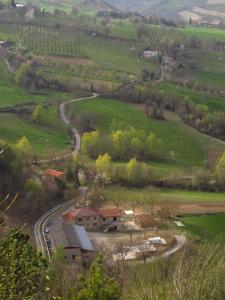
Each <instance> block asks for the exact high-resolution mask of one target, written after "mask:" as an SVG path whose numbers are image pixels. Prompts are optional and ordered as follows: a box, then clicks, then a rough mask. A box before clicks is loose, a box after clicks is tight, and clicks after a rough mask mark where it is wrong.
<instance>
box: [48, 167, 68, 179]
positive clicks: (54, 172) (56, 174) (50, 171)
mask: <svg viewBox="0 0 225 300" xmlns="http://www.w3.org/2000/svg"><path fill="white" fill-rule="evenodd" d="M46 174H47V175H49V176H52V177H56V178H59V177H61V176H63V175H65V173H63V172H60V171H57V170H53V169H48V170H47V171H46Z"/></svg>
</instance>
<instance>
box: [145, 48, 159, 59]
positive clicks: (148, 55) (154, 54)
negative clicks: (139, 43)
mask: <svg viewBox="0 0 225 300" xmlns="http://www.w3.org/2000/svg"><path fill="white" fill-rule="evenodd" d="M159 55H160V52H159V51H156V50H154V51H153V50H150V49H149V48H147V49H145V50H144V53H143V56H144V58H146V59H152V58H155V57H158V56H159Z"/></svg>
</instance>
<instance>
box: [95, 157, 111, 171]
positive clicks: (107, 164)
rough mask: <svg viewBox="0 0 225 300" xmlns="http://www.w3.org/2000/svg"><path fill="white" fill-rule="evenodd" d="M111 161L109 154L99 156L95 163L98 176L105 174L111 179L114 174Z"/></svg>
mask: <svg viewBox="0 0 225 300" xmlns="http://www.w3.org/2000/svg"><path fill="white" fill-rule="evenodd" d="M111 160H112V158H111V156H110V155H109V154H108V153H106V154H104V155H99V157H98V158H97V160H96V162H95V166H96V171H97V174H102V173H105V174H106V175H107V176H108V177H110V176H111V174H112V167H111Z"/></svg>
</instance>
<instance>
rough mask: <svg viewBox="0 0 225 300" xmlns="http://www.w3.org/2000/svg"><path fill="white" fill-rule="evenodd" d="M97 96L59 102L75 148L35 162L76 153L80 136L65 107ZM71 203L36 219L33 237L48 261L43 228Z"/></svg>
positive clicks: (70, 203) (57, 159) (57, 158)
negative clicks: (61, 154)
mask: <svg viewBox="0 0 225 300" xmlns="http://www.w3.org/2000/svg"><path fill="white" fill-rule="evenodd" d="M97 96H98V94H96V93H93V95H92V96H90V97H84V98H79V99H74V100H69V101H64V102H62V103H61V104H60V108H59V109H60V117H61V119H62V121H63V122H64V123H65V124H66V125H67V126H70V129H71V131H72V133H73V143H74V145H75V150H74V151H73V152H71V153H69V154H66V155H63V156H58V157H54V158H51V159H45V160H40V161H36V162H35V163H37V164H44V163H49V162H53V161H59V160H63V159H65V158H68V157H70V156H72V155H73V153H74V152H75V153H76V152H79V151H80V147H81V136H80V134H79V132H78V130H77V129H76V128H75V127H72V126H71V123H70V120H69V119H68V117H67V116H66V112H65V109H66V106H67V105H69V104H71V103H73V102H78V101H84V100H88V99H94V98H96V97H97ZM83 192H84V191H83V190H81V191H80V196H81V197H82V194H83ZM72 204H73V201H72V200H71V201H68V202H66V203H63V204H60V205H58V206H56V207H54V208H52V209H50V210H49V211H48V212H46V213H45V214H44V215H42V216H41V217H40V218H39V219H38V220H37V221H36V223H35V225H34V238H35V242H36V246H37V249H38V251H40V252H41V253H42V255H43V256H44V257H47V258H48V260H49V261H51V255H50V251H49V247H48V245H47V240H46V236H45V228H46V226H47V224H48V223H51V222H53V221H54V220H55V219H56V218H57V217H59V216H60V215H61V214H62V213H63V212H65V211H66V210H67V209H68V208H69V207H70V206H71V205H72Z"/></svg>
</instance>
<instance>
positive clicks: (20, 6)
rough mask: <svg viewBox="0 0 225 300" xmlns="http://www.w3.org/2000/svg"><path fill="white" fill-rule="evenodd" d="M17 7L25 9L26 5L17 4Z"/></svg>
mask: <svg viewBox="0 0 225 300" xmlns="http://www.w3.org/2000/svg"><path fill="white" fill-rule="evenodd" d="M16 7H17V8H22V7H25V5H24V4H21V3H16Z"/></svg>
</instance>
